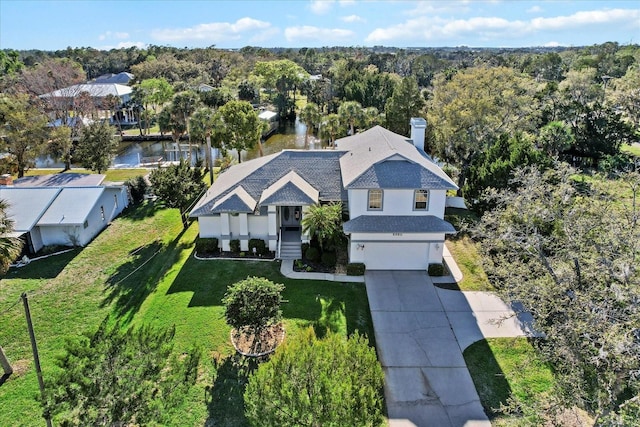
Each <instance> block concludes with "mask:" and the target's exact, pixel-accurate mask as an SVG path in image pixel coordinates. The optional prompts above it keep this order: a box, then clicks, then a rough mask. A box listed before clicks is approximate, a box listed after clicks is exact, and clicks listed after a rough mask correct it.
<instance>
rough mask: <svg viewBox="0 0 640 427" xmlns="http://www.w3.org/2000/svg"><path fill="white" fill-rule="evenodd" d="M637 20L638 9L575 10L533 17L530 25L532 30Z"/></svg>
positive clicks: (638, 16)
mask: <svg viewBox="0 0 640 427" xmlns="http://www.w3.org/2000/svg"><path fill="white" fill-rule="evenodd" d="M638 20H640V9H609V10H588V11H580V12H576V13H574V14H573V15H569V16H556V17H553V18H534V19H533V20H532V21H531V27H532V29H533V30H558V29H565V28H576V27H583V26H585V27H587V26H593V25H596V24H615V23H618V24H622V23H625V22H630V23H635V24H636V25H637V24H638Z"/></svg>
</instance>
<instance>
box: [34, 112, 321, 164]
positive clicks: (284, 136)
mask: <svg viewBox="0 0 640 427" xmlns="http://www.w3.org/2000/svg"><path fill="white" fill-rule="evenodd" d="M306 129H307V128H306V126H305V125H304V124H302V123H300V122H299V121H298V120H296V121H295V123H291V122H287V123H286V124H284V125H283V126H281V127H280V128H279V129H278V130H277V131H276V133H274V134H272V135H271V136H270V137H269V138H268V139H267V140H266V141H264V142H263V143H262V152H263V154H264V155H268V154H273V153H278V152H280V151H281V150H284V149H317V148H322V144H321V142H320V140H319V139H318V138H316V137H314V136H309V142H308V144H307V146H306V147H305V143H304V134H305V132H306ZM205 150H206V148H205V147H203V146H196V145H195V144H194V146H193V147H192V159H193V161H194V162H195V161H196V160H198V159H203V160H204V159H205V153H206V151H205ZM188 151H189V144H186V143H181V144H180V147H178V146H177V144H176V143H175V142H173V141H172V140H171V139H167V140H166V141H159V142H157V141H153V142H151V141H147V142H140V143H137V142H125V143H122V144H121V145H120V147H119V149H118V154H117V155H116V157H115V159H114V161H113V167H116V168H131V167H137V166H140V165H141V164H153V163H157V162H158V160H159V159H161V161H178V160H179V159H180V157H184V158H186V157H187V153H188ZM212 152H213V155H214V158H216V157H218V156H219V155H220V154H219V152H218V150H217V149H213V150H212ZM230 154H231V155H232V156H233V157H234V158H236V159H237V158H238V153H237V152H236V151H235V150H233V151H231V152H230ZM257 157H260V151H259V149H258V147H255V148H254V149H252V150H249V151H243V152H242V161H245V160H251V159H255V158H257ZM36 167H38V168H62V167H64V164H63V163H62V162H59V161H57V160H56V159H52V158H51V157H49V156H42V157H40V158H38V159H37V160H36Z"/></svg>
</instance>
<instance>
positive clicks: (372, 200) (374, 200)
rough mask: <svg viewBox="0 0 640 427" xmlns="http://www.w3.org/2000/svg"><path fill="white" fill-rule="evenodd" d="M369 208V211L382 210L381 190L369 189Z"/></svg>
mask: <svg viewBox="0 0 640 427" xmlns="http://www.w3.org/2000/svg"><path fill="white" fill-rule="evenodd" d="M369 210H370V211H381V210H382V190H380V189H375V190H369Z"/></svg>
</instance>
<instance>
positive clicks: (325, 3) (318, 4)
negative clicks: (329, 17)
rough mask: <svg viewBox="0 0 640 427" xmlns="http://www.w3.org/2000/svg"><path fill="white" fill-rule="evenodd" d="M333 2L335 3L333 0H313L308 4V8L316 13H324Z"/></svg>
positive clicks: (329, 8)
mask: <svg viewBox="0 0 640 427" xmlns="http://www.w3.org/2000/svg"><path fill="white" fill-rule="evenodd" d="M333 3H335V1H334V0H314V1H312V2H311V4H310V5H309V8H310V9H311V11H312V12H313V13H315V14H316V15H324V14H325V13H327V12H329V11H330V10H331V7H332V6H333Z"/></svg>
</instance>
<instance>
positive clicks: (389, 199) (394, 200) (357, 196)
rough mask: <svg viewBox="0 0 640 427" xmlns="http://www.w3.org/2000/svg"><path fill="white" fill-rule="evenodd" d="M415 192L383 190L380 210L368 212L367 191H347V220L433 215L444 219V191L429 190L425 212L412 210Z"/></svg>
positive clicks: (412, 190)
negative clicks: (371, 217) (365, 217)
mask: <svg viewBox="0 0 640 427" xmlns="http://www.w3.org/2000/svg"><path fill="white" fill-rule="evenodd" d="M414 194H415V190H414V189H411V190H383V191H382V210H369V209H368V207H369V190H360V189H355V190H354V189H352V190H349V218H351V219H353V218H356V217H359V216H360V215H433V216H437V217H438V218H442V217H444V207H445V202H446V191H445V190H429V204H428V206H427V210H414V209H413V208H414Z"/></svg>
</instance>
